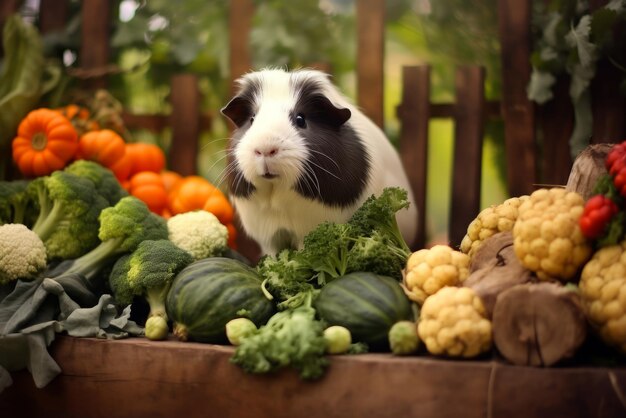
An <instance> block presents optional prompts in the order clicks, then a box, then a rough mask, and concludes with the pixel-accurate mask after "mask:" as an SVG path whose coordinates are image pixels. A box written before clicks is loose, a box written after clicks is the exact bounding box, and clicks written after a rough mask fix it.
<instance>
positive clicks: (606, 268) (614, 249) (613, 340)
mask: <svg viewBox="0 0 626 418" xmlns="http://www.w3.org/2000/svg"><path fill="white" fill-rule="evenodd" d="M579 287H580V293H581V296H582V300H583V305H584V306H585V311H586V313H587V317H588V318H589V321H590V322H591V323H592V324H593V325H594V327H595V328H596V329H597V330H598V332H599V334H600V337H601V338H602V339H603V340H604V341H605V342H606V343H608V344H610V345H613V346H616V347H617V348H618V349H619V350H621V351H622V352H623V353H626V241H623V242H622V243H621V244H617V245H611V246H608V247H604V248H602V249H600V250H598V251H597V252H596V253H595V254H594V255H593V258H592V259H591V260H589V262H587V264H585V267H584V268H583V271H582V274H581V278H580V283H579Z"/></svg>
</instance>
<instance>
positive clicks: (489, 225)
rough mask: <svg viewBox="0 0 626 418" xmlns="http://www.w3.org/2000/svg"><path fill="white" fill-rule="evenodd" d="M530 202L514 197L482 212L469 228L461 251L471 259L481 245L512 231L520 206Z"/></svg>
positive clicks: (521, 197)
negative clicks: (498, 235) (499, 234)
mask: <svg viewBox="0 0 626 418" xmlns="http://www.w3.org/2000/svg"><path fill="white" fill-rule="evenodd" d="M526 200H528V196H520V197H512V198H510V199H507V200H505V201H504V202H502V203H501V204H499V205H492V206H489V207H488V208H485V209H483V210H482V211H480V213H479V214H478V216H477V217H476V219H474V220H473V221H472V222H471V223H470V224H469V226H468V228H467V234H466V235H465V237H463V240H462V241H461V246H460V250H461V251H462V252H464V253H465V254H467V255H469V256H470V258H471V257H473V256H474V253H475V252H476V250H477V249H478V247H480V245H481V244H482V243H483V242H484V241H485V240H486V239H487V238H489V237H491V236H492V235H495V234H497V233H498V232H506V231H511V230H512V229H513V225H514V224H515V221H516V220H517V213H518V208H519V206H520V205H521V204H522V203H524V202H525V201H526Z"/></svg>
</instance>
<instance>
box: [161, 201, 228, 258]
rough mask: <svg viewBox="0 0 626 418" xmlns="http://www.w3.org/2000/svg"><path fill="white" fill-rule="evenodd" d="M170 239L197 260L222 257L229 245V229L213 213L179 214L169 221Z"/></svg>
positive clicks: (193, 212) (199, 211)
mask: <svg viewBox="0 0 626 418" xmlns="http://www.w3.org/2000/svg"><path fill="white" fill-rule="evenodd" d="M167 229H168V234H169V239H170V241H172V242H173V243H174V244H176V245H177V246H178V247H179V248H182V249H183V250H185V251H187V252H188V253H189V254H191V255H192V256H193V258H194V259H195V260H200V259H203V258H208V257H215V256H220V255H222V253H223V252H224V250H226V248H227V245H228V229H227V228H226V226H224V225H223V224H222V223H221V222H220V221H219V219H217V217H216V216H215V215H213V214H212V213H211V212H208V211H206V210H197V211H191V212H184V213H179V214H178V215H174V216H172V217H171V218H169V219H168V220H167Z"/></svg>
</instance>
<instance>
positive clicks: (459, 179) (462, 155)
mask: <svg viewBox="0 0 626 418" xmlns="http://www.w3.org/2000/svg"><path fill="white" fill-rule="evenodd" d="M455 89H456V100H455V102H456V115H455V124H454V160H453V169H452V170H453V171H452V196H451V198H450V222H449V228H448V241H449V242H450V244H451V245H452V246H454V247H458V245H459V244H460V243H461V240H462V239H463V237H464V236H465V234H466V232H467V226H468V225H469V224H470V222H471V221H472V220H473V219H474V218H475V217H476V215H478V212H479V209H480V180H481V170H482V153H483V135H484V129H485V69H484V68H482V67H476V66H466V67H459V68H457V71H456V77H455Z"/></svg>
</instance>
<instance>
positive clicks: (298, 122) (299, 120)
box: [296, 113, 306, 128]
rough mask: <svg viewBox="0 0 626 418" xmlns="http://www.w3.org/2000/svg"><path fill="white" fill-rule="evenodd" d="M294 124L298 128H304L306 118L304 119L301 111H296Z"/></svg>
mask: <svg viewBox="0 0 626 418" xmlns="http://www.w3.org/2000/svg"><path fill="white" fill-rule="evenodd" d="M296 126H297V127H298V128H306V120H305V119H304V115H303V114H302V113H298V115H297V116H296Z"/></svg>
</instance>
